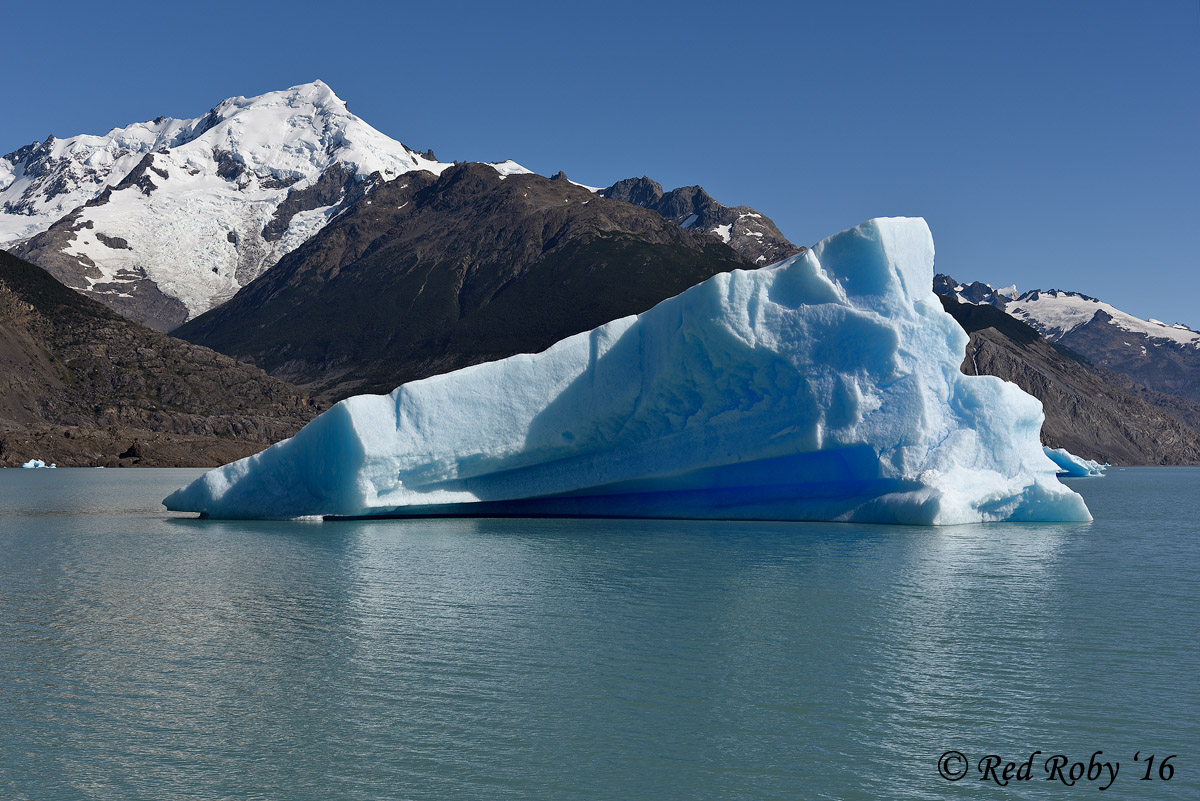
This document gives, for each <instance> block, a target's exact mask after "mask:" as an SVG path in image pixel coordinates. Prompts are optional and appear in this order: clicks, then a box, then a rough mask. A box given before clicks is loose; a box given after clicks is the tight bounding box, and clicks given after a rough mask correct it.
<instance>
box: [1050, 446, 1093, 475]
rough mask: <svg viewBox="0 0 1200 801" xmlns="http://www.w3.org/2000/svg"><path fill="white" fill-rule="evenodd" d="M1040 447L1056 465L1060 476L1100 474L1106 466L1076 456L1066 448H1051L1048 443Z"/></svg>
mask: <svg viewBox="0 0 1200 801" xmlns="http://www.w3.org/2000/svg"><path fill="white" fill-rule="evenodd" d="M1042 449H1043V450H1044V451H1045V452H1046V455H1047V456H1049V457H1050V459H1051V460H1053V462H1054V464H1055V465H1057V466H1058V474H1059V475H1060V476H1069V477H1071V478H1086V477H1088V476H1102V475H1104V471H1105V470H1106V469H1107V468H1108V465H1106V464H1100V463H1099V462H1094V461H1092V460H1091V459H1084V458H1083V457H1082V456H1076V455H1075V454H1073V453H1071V452H1070V451H1068V450H1067V449H1066V448H1051V447H1049V446H1048V445H1043V446H1042Z"/></svg>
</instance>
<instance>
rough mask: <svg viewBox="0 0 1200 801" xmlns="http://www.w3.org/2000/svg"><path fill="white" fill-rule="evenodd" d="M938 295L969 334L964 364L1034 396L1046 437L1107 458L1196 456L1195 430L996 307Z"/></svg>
mask: <svg viewBox="0 0 1200 801" xmlns="http://www.w3.org/2000/svg"><path fill="white" fill-rule="evenodd" d="M941 300H942V305H943V306H944V307H945V308H946V310H947V311H948V312H950V314H952V315H953V316H954V318H955V319H956V320H957V321H958V322H959V324H960V325H961V326H962V327H963V329H964V330H966V331H967V333H968V334H970V336H971V340H970V344H969V345H968V346H967V355H966V359H965V360H964V361H963V365H962V369H963V372H965V373H967V374H968V375H994V376H998V377H999V378H1003V379H1005V380H1006V381H1012V382H1013V383H1015V384H1016V385H1017V386H1019V387H1021V389H1023V390H1025V391H1026V392H1028V393H1029V394H1031V395H1033V396H1034V397H1036V398H1038V399H1039V400H1041V401H1042V406H1043V409H1044V411H1045V414H1046V422H1045V424H1044V425H1043V426H1042V440H1043V442H1044V443H1045V444H1047V445H1050V446H1051V447H1054V448H1066V449H1067V450H1068V451H1070V452H1071V453H1074V454H1075V455H1077V456H1082V457H1084V458H1087V459H1095V460H1097V461H1099V462H1111V463H1113V464H1127V465H1130V464H1200V431H1197V430H1196V429H1195V428H1192V427H1190V426H1188V425H1186V424H1185V423H1183V422H1181V420H1180V419H1178V418H1177V417H1175V416H1172V415H1170V414H1168V413H1166V412H1165V411H1164V410H1162V409H1159V408H1156V407H1155V406H1152V405H1151V404H1150V403H1148V402H1147V400H1146V398H1145V397H1139V396H1138V395H1137V394H1134V393H1131V392H1129V391H1127V390H1126V389H1125V388H1123V387H1122V382H1120V381H1113V380H1112V378H1111V376H1109V375H1105V374H1103V373H1098V372H1096V371H1094V370H1093V369H1091V368H1090V367H1089V366H1088V365H1087V364H1086V363H1084V362H1082V361H1080V360H1079V359H1078V357H1076V356H1075V355H1074V354H1072V353H1071V352H1070V351H1069V350H1067V349H1066V348H1064V347H1062V346H1057V345H1054V344H1052V343H1050V342H1048V341H1047V340H1046V339H1044V338H1043V337H1042V336H1041V335H1040V334H1039V333H1038V332H1037V331H1036V330H1034V329H1033V328H1032V327H1030V326H1028V325H1026V324H1024V323H1023V322H1021V321H1019V320H1016V319H1014V318H1013V317H1011V316H1009V315H1007V314H1005V313H1004V312H1003V311H1000V310H999V309H997V308H995V307H993V306H990V305H987V304H982V305H975V304H970V303H962V302H959V301H958V300H957V298H955V297H953V296H947V295H942V296H941Z"/></svg>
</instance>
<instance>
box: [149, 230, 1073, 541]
mask: <svg viewBox="0 0 1200 801" xmlns="http://www.w3.org/2000/svg"><path fill="white" fill-rule="evenodd" d="M933 257H934V248H933V237H932V235H931V234H930V231H929V228H928V226H927V225H926V224H925V221H924V220H923V219H920V218H884V219H875V220H870V221H868V222H866V223H863V224H862V225H860V226H858V227H856V228H853V229H850V230H848V231H843V232H842V233H839V234H836V235H834V236H832V237H829V238H828V239H825V240H823V241H822V242H820V243H819V244H817V245H816V246H814V247H813V248H811V249H810V250H806V251H803V252H801V253H800V254H798V255H796V256H794V257H792V258H789V259H786V260H785V261H782V262H779V263H778V264H776V265H772V266H770V267H764V268H761V269H757V270H736V271H734V272H731V273H722V274H720V275H717V276H714V277H713V278H710V279H709V280H707V281H705V282H703V283H701V284H698V285H696V286H694V287H692V288H690V289H688V290H687V291H685V292H683V293H681V294H679V295H677V296H675V297H673V298H670V299H668V300H665V301H663V302H662V303H660V304H658V305H657V306H655V307H654V308H653V309H650V310H649V311H646V312H644V313H643V314H641V315H637V316H630V317H625V318H622V319H620V320H614V321H612V322H610V323H607V324H605V325H602V326H600V327H599V328H596V329H594V330H591V331H587V332H584V333H581V334H577V335H575V336H572V337H569V338H567V339H564V340H562V341H560V342H558V343H556V344H555V345H553V346H551V347H550V348H549V349H547V350H545V351H543V352H542V353H538V354H533V355H530V354H521V355H517V356H512V357H510V358H507V359H504V360H501V361H496V362H490V363H487V364H480V365H476V366H473V367H468V368H465V369H462V370H459V371H456V372H453V373H448V374H445V375H440V376H434V377H432V378H427V379H424V380H420V381H414V382H411V383H409V384H405V385H402V386H400V387H398V388H397V389H395V390H394V391H393V392H391V393H390V394H388V395H359V396H356V397H352V398H348V399H346V400H344V401H342V402H341V403H338V404H337V405H335V406H334V407H332V408H330V409H329V410H328V411H326V412H325V413H324V414H322V415H320V416H319V417H317V418H316V419H314V420H313V421H312V422H310V423H309V424H308V425H307V426H306V427H305V428H303V429H302V430H301V431H300V432H299V433H297V434H296V435H295V436H294V437H292V438H291V439H289V440H285V441H283V442H280V443H278V444H276V445H274V446H272V447H270V448H268V449H267V450H265V451H263V452H261V453H258V454H256V455H254V456H250V457H248V458H246V459H242V460H240V461H237V462H233V463H231V464H228V465H225V466H224V467H220V468H217V469H215V470H212V471H210V472H208V473H206V474H204V475H203V476H201V477H200V478H198V479H196V480H195V481H194V482H192V483H191V484H190V485H188V486H187V487H184V488H182V489H180V490H177V491H176V492H174V493H173V494H171V495H170V496H168V497H167V498H166V499H165V500H164V501H163V503H164V505H165V506H166V507H167V509H169V510H172V511H178V512H199V513H201V516H205V517H214V518H272V519H284V518H310V519H311V518H322V519H330V518H347V517H350V518H353V517H364V516H381V515H382V516H440V515H470V516H500V515H512V516H539V515H554V516H607V517H669V518H701V519H703V518H717V519H767V520H829V521H858V522H873V523H905V524H920V525H949V524H962V523H973V522H988V521H1003V520H1011V521H1087V520H1090V519H1091V515H1090V513H1089V512H1088V509H1087V506H1086V505H1085V504H1084V501H1083V499H1082V498H1081V497H1080V496H1079V495H1078V494H1076V493H1075V492H1073V491H1072V490H1070V489H1069V488H1067V487H1066V486H1064V485H1063V484H1062V483H1060V482H1059V481H1058V479H1057V478H1056V475H1055V473H1056V470H1057V466H1056V465H1055V463H1054V462H1053V461H1052V460H1051V459H1050V458H1048V457H1047V456H1046V454H1045V452H1044V451H1043V449H1042V446H1041V443H1040V441H1039V431H1040V428H1041V424H1042V419H1043V416H1042V407H1041V404H1040V402H1039V401H1037V400H1036V399H1035V398H1033V397H1031V396H1029V395H1027V394H1025V393H1024V392H1023V391H1021V390H1020V389H1019V388H1017V387H1016V386H1015V385H1013V384H1010V383H1007V382H1005V381H1002V380H1001V379H999V378H995V377H992V376H966V375H963V374H962V372H960V370H959V365H960V364H961V362H962V360H963V357H964V353H965V348H966V344H967V335H966V334H965V333H964V332H963V330H962V329H961V328H960V327H959V326H958V324H957V323H955V321H954V320H953V318H951V317H950V315H948V314H947V313H946V312H945V311H943V309H942V306H941V303H940V302H939V301H938V299H937V297H936V296H935V295H934V294H933V292H932V290H931V286H932V281H933Z"/></svg>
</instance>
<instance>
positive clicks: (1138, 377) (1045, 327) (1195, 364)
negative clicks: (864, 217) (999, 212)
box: [934, 275, 1200, 403]
mask: <svg viewBox="0 0 1200 801" xmlns="http://www.w3.org/2000/svg"><path fill="white" fill-rule="evenodd" d="M934 291H935V292H937V293H938V294H939V295H951V296H954V297H955V298H957V299H958V300H960V301H964V302H969V303H976V304H987V305H991V306H995V307H996V308H998V309H1002V310H1004V311H1005V312H1007V313H1008V314H1009V315H1011V316H1012V317H1014V318H1016V319H1018V320H1021V321H1022V322H1024V323H1027V324H1028V325H1030V326H1032V327H1033V328H1034V329H1036V330H1037V331H1038V332H1039V333H1040V334H1041V335H1042V336H1044V337H1045V338H1046V339H1048V340H1049V341H1051V342H1055V343H1059V344H1061V345H1065V346H1066V347H1068V348H1070V349H1071V350H1072V351H1074V352H1075V353H1077V354H1079V355H1081V356H1083V357H1084V358H1085V359H1087V361H1088V362H1090V363H1091V364H1093V365H1095V366H1097V367H1103V368H1107V369H1110V370H1113V371H1115V372H1117V373H1121V374H1124V375H1126V376H1129V377H1130V378H1131V379H1133V380H1134V381H1135V382H1137V383H1138V384H1141V385H1142V386H1144V387H1146V388H1147V389H1149V390H1151V391H1152V392H1156V393H1164V394H1167V395H1176V396H1179V397H1182V398H1186V399H1187V400H1189V401H1192V402H1194V403H1200V332H1196V331H1192V330H1191V329H1190V328H1188V327H1187V326H1184V325H1179V324H1176V325H1167V324H1166V323H1163V322H1160V321H1158V320H1141V319H1139V318H1137V317H1134V316H1133V315H1131V314H1127V313H1126V312H1123V311H1121V310H1120V309H1118V308H1116V307H1115V306H1113V305H1111V304H1109V303H1105V302H1103V301H1101V300H1098V299H1096V298H1092V297H1088V296H1087V295H1082V294H1080V293H1078V292H1064V291H1061V290H1057V289H1051V290H1038V289H1035V290H1030V291H1028V292H1024V293H1022V294H1017V292H1016V288H1015V287H1009V288H1008V289H1003V290H996V289H993V288H992V287H991V286H989V285H987V284H983V283H980V282H975V283H972V284H965V285H964V284H959V283H957V282H956V281H954V279H953V278H950V277H949V276H946V275H939V276H937V277H936V278H935V279H934Z"/></svg>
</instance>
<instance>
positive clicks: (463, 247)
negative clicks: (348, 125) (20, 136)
mask: <svg viewBox="0 0 1200 801" xmlns="http://www.w3.org/2000/svg"><path fill="white" fill-rule="evenodd" d="M747 262H748V260H747V259H744V258H743V257H741V256H739V255H738V254H737V253H736V252H735V251H734V250H733V249H731V248H730V247H729V246H728V245H726V244H725V243H724V242H722V241H721V240H720V239H719V238H717V237H713V236H708V235H704V234H698V233H694V232H692V231H689V230H686V229H684V228H682V227H680V226H679V225H676V224H675V223H673V222H671V221H670V220H668V219H666V218H664V217H663V216H661V215H660V214H658V213H657V212H654V211H650V210H648V209H645V208H642V207H640V206H637V205H633V204H630V203H626V202H623V201H618V200H611V199H607V198H604V197H597V196H596V195H595V194H593V193H592V192H590V191H588V190H587V189H586V188H583V187H580V186H577V185H575V184H572V183H570V182H569V181H565V180H551V179H547V178H543V177H541V176H538V175H532V174H519V175H518V174H514V175H508V176H503V175H500V174H498V173H497V172H496V170H494V169H491V168H488V167H485V166H483V165H479V164H463V165H458V166H455V167H452V168H449V169H446V170H445V171H443V172H442V173H441V174H440V176H439V175H435V174H434V173H432V172H413V173H410V174H408V175H405V176H403V177H402V178H400V179H396V180H393V181H390V182H387V183H384V184H382V185H380V186H379V187H377V188H376V189H375V190H374V191H373V192H372V193H371V195H370V196H369V197H367V198H365V199H363V200H361V201H359V202H358V203H356V204H355V205H354V206H353V207H351V208H350V209H348V210H347V211H346V212H345V213H344V214H343V215H341V216H340V217H338V218H337V219H336V220H335V221H334V222H332V223H331V224H330V225H328V226H327V227H326V228H324V229H323V230H322V231H321V232H320V233H319V234H317V235H316V236H314V237H313V238H312V239H310V240H309V241H308V242H306V243H305V244H304V245H302V246H301V247H300V248H298V249H297V250H296V251H294V252H293V253H291V254H289V255H288V256H286V257H285V258H284V259H282V260H281V261H280V263H279V264H278V265H277V266H276V267H275V268H273V269H272V270H270V271H269V272H267V273H265V274H264V275H262V276H261V277H260V278H259V279H257V280H256V281H254V282H252V283H250V284H249V285H247V286H246V287H245V288H244V289H242V290H241V291H240V292H239V293H238V294H237V295H236V296H235V297H234V298H233V299H231V300H230V301H228V302H227V303H226V304H225V305H223V306H221V307H219V308H217V309H214V310H212V311H210V312H208V313H207V314H204V315H201V316H200V317H198V318H196V319H195V320H192V321H190V322H189V323H187V324H186V325H184V326H182V327H180V328H179V329H177V330H176V332H175V333H176V334H177V335H178V336H180V337H182V338H184V339H188V340H190V341H192V342H196V343H199V344H203V345H206V346H208V347H212V348H214V349H216V350H219V351H221V352H223V353H227V354H230V355H233V356H236V357H237V358H241V359H248V360H252V361H253V362H254V363H255V364H258V365H259V366H261V367H263V368H264V369H266V370H267V371H268V372H270V373H271V374H272V375H276V376H279V377H282V378H285V379H287V380H289V381H293V382H295V383H299V384H302V385H304V386H307V387H310V388H312V389H314V390H315V391H319V392H320V393H322V395H323V396H324V397H327V398H331V399H336V398H339V397H344V396H346V395H349V394H354V393H357V392H364V391H372V392H386V391H390V390H391V389H393V388H394V387H395V386H397V385H398V384H401V383H403V382H405V381H411V380H413V379H417V378H424V377H426V376H431V375H435V374H437V373H443V372H447V371H449V370H453V369H457V368H459V367H465V366H467V365H471V364H476V363H479V362H484V361H490V360H492V359H498V358H502V357H505V356H509V355H512V354H514V353H522V352H527V353H529V352H537V351H540V350H543V349H544V348H546V347H548V346H549V345H551V344H553V343H554V342H556V341H558V340H560V339H562V338H564V337H566V336H569V335H571V334H575V333H578V332H579V331H584V330H587V329H589V328H593V327H595V326H597V325H600V324H602V323H605V322H608V321H609V320H612V319H615V318H618V317H623V316H625V315H629V314H635V313H638V312H641V311H645V310H646V309H648V308H649V307H651V306H653V305H654V304H655V303H657V302H659V301H661V300H663V299H665V298H667V297H670V296H672V295H675V294H678V293H679V292H681V291H683V290H684V289H686V288H687V287H689V286H691V285H693V284H695V283H698V282H699V281H702V280H704V279H705V278H708V277H709V276H711V275H713V274H715V273H717V272H721V271H725V270H730V269H734V268H737V267H745V266H749V265H748V264H747Z"/></svg>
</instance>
